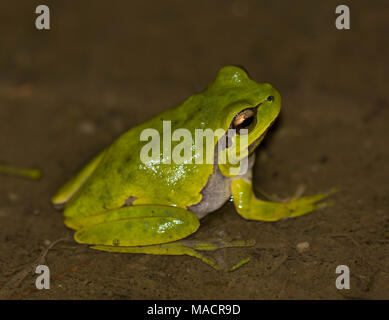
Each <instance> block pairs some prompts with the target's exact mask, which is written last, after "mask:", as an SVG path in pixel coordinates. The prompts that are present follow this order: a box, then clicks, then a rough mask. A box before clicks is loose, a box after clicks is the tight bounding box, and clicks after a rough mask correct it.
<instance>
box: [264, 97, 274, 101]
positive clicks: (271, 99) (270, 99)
mask: <svg viewBox="0 0 389 320" xmlns="http://www.w3.org/2000/svg"><path fill="white" fill-rule="evenodd" d="M266 100H267V101H270V102H272V101H274V97H273V96H268V97H267V98H266Z"/></svg>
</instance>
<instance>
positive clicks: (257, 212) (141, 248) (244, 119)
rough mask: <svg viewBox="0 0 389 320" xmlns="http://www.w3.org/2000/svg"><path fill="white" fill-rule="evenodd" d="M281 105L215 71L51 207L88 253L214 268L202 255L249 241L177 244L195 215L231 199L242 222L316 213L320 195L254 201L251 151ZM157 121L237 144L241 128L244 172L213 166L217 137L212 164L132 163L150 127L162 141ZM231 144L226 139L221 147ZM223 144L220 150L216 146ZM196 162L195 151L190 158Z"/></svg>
mask: <svg viewBox="0 0 389 320" xmlns="http://www.w3.org/2000/svg"><path fill="white" fill-rule="evenodd" d="M280 108H281V96H280V94H279V93H278V92H277V90H276V89H274V88H273V87H272V86H271V85H270V84H267V83H257V82H255V81H253V80H252V79H250V77H249V76H248V74H247V73H246V72H245V70H243V69H242V68H240V67H236V66H226V67H223V68H222V69H221V70H220V71H219V72H218V74H217V76H216V78H215V80H214V81H213V82H211V83H210V84H209V85H208V86H207V87H206V89H205V90H204V91H203V92H201V93H199V94H195V95H193V96H191V97H189V98H188V99H187V100H186V101H184V102H183V103H182V104H180V105H179V106H177V107H175V108H173V109H170V110H167V111H165V112H163V113H161V114H159V115H157V116H155V117H153V118H152V119H151V120H149V121H146V122H145V123H142V124H140V125H138V126H136V127H133V128H131V129H130V130H129V131H127V132H126V133H124V134H123V135H121V136H120V137H119V138H118V139H116V141H114V142H113V143H112V144H111V145H110V146H109V147H107V148H106V149H104V150H103V151H102V152H101V153H100V154H98V155H97V156H96V157H95V158H94V159H92V160H91V161H90V162H89V163H88V164H87V165H86V166H85V167H84V168H83V169H82V170H81V171H80V172H79V173H78V174H76V175H75V176H74V177H73V178H71V179H70V180H69V181H68V182H67V183H66V184H65V185H64V186H63V187H62V188H60V190H59V191H58V192H57V193H56V194H55V195H54V196H53V198H52V202H53V204H55V205H57V206H58V205H60V206H64V222H65V225H66V226H68V227H69V228H71V229H74V230H76V232H75V235H74V237H75V240H76V241H77V242H78V243H84V244H89V245H92V247H91V248H93V249H97V250H102V251H110V252H122V253H145V254H163V255H184V254H186V255H190V256H194V257H197V258H199V259H201V260H203V261H204V262H206V263H208V264H210V265H211V266H213V267H215V268H218V264H217V263H216V262H215V261H214V260H212V259H210V258H208V257H207V256H205V255H204V254H203V253H202V251H204V250H205V251H206V250H215V249H217V248H220V247H231V246H240V245H242V246H243V245H249V244H250V243H249V242H245V241H236V242H230V243H221V242H220V243H215V242H206V241H204V242H200V241H197V242H196V241H185V240H183V239H184V238H186V237H187V236H189V235H190V234H192V233H194V232H195V231H196V230H197V229H198V228H199V226H200V219H201V218H203V217H204V216H205V215H207V214H208V213H210V212H213V211H215V210H217V209H218V208H220V207H221V206H222V205H223V204H224V203H225V202H226V201H227V200H229V199H233V202H234V204H235V208H236V211H237V212H238V214H239V215H241V216H242V217H243V218H244V219H248V220H258V221H277V220H280V219H283V218H292V217H298V216H301V215H303V214H306V213H308V212H311V211H313V210H315V209H316V208H318V206H320V205H321V203H319V202H320V201H322V200H323V199H324V198H326V197H327V196H328V194H329V193H323V194H318V195H314V196H308V197H301V198H299V199H292V200H291V201H289V202H288V203H277V202H270V201H265V200H260V199H258V198H257V197H256V196H255V194H254V192H253V186H252V181H251V180H252V167H253V163H254V157H255V154H254V153H253V151H254V149H255V148H256V147H257V146H258V145H259V143H260V142H261V140H262V139H263V137H264V135H265V133H266V131H267V130H268V129H269V127H270V126H271V125H272V123H273V122H274V121H275V119H276V118H277V116H278V114H279V112H280ZM164 121H170V123H171V130H175V129H179V128H185V129H187V130H189V132H191V133H192V134H193V136H194V135H195V130H196V129H206V128H209V129H212V130H217V129H220V128H221V129H223V130H224V132H227V131H228V129H231V128H233V129H236V135H235V136H236V137H238V136H239V135H240V130H242V129H246V130H245V131H244V130H242V132H243V131H244V132H245V134H246V135H247V136H246V138H247V139H248V145H247V148H246V150H244V151H246V152H241V153H240V156H241V157H242V158H243V157H247V159H248V161H247V163H248V166H247V167H248V169H247V170H246V172H244V173H242V174H237V175H231V174H230V171H229V170H228V169H229V167H231V166H232V164H228V163H218V161H217V157H218V152H217V150H219V149H218V148H217V146H218V143H220V139H219V141H218V140H217V139H215V141H214V142H213V147H214V148H213V149H212V151H213V152H214V153H213V154H212V157H213V158H214V159H216V160H215V161H214V163H207V162H204V163H196V162H195V161H194V162H192V163H174V162H171V161H166V159H165V158H164V156H163V155H162V156H161V158H160V159H159V160H150V161H146V162H145V161H141V160H140V158H141V157H140V153H141V151H142V148H143V147H144V145H145V144H146V143H147V142H145V141H141V139H140V136H141V133H142V131H143V130H145V129H148V128H152V129H154V130H156V131H157V132H159V133H160V134H161V136H162V135H163V133H164V132H163V122H164ZM223 139H225V137H223ZM231 141H232V142H231ZM238 142H239V140H238V139H235V140H234V139H232V140H230V142H229V143H230V144H231V143H236V144H237V143H238ZM173 143H174V142H173ZM175 143H177V142H175ZM193 143H194V142H193ZM230 147H231V145H228V144H226V147H225V148H230ZM192 150H198V148H197V149H196V148H194V147H193V149H192ZM200 151H201V150H200ZM208 151H209V150H208ZM212 151H211V152H212ZM197 156H198V154H197V152H196V151H194V152H193V157H197ZM238 157H239V154H238Z"/></svg>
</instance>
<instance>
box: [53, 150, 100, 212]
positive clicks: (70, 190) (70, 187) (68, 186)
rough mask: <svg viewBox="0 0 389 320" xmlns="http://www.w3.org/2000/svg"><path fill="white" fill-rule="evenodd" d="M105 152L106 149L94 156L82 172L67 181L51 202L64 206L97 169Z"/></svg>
mask: <svg viewBox="0 0 389 320" xmlns="http://www.w3.org/2000/svg"><path fill="white" fill-rule="evenodd" d="M104 154H105V150H104V151H102V152H100V153H99V154H98V155H97V156H96V157H94V158H93V159H92V160H91V161H90V162H89V163H88V164H87V165H86V166H85V167H84V168H83V169H82V170H80V172H78V173H77V174H76V175H75V176H73V177H72V178H71V179H70V180H69V181H68V182H66V183H65V184H64V185H63V186H62V187H61V188H60V189H59V190H58V191H57V193H56V194H55V195H54V196H53V197H52V198H51V202H52V203H53V204H54V205H55V206H58V207H62V206H63V205H64V204H65V203H66V202H67V201H68V200H70V198H71V197H72V196H73V195H74V194H75V193H76V192H77V190H78V189H80V187H81V186H82V185H83V184H84V182H85V181H86V180H87V179H88V178H89V176H90V175H91V174H92V173H93V171H95V169H96V167H97V166H98V164H99V163H100V161H101V159H102V158H103V156H104Z"/></svg>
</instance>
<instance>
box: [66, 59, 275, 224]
mask: <svg viewBox="0 0 389 320" xmlns="http://www.w3.org/2000/svg"><path fill="white" fill-rule="evenodd" d="M270 95H273V96H275V101H277V104H273V105H272V106H271V107H270V106H266V108H268V109H264V108H262V110H261V112H258V119H257V125H256V128H255V130H254V131H255V132H253V133H252V134H250V136H249V143H252V142H254V141H255V140H256V139H258V138H259V137H260V136H261V135H262V134H263V133H264V132H265V131H266V130H267V128H268V127H269V124H270V123H272V122H273V121H274V119H275V118H276V117H277V115H278V113H279V111H280V105H281V98H280V95H279V94H278V92H277V91H276V90H275V89H274V88H273V87H272V86H271V85H269V84H259V83H257V82H255V81H253V80H251V79H250V78H249V77H248V75H247V74H246V72H245V71H244V70H242V69H241V68H238V67H233V66H228V67H224V68H222V69H221V70H220V71H219V73H218V75H217V77H216V79H215V80H214V81H213V82H212V83H211V84H210V85H209V86H208V87H207V88H206V89H205V90H204V91H203V92H202V93H199V94H195V95H193V96H191V97H189V98H188V99H187V100H186V101H184V102H183V103H182V104H180V105H179V106H177V107H176V108H173V109H170V110H167V111H166V112H163V113H161V114H159V115H157V116H155V117H153V118H152V119H151V120H149V121H147V122H144V123H142V124H140V125H138V126H136V127H133V128H131V129H130V130H129V131H127V132H126V133H124V134H123V135H122V136H120V137H119V138H118V139H117V140H116V141H115V142H114V143H113V144H112V145H111V146H110V147H108V148H107V149H106V150H105V153H104V155H103V156H102V159H101V161H100V162H99V164H98V165H97V167H96V168H95V170H94V171H93V173H92V174H91V175H90V176H89V178H88V179H87V180H86V182H85V183H84V184H83V185H82V186H81V188H80V189H79V190H78V191H77V192H76V193H75V194H74V196H73V197H72V198H71V199H70V201H69V202H68V203H67V205H66V208H65V216H66V217H69V218H71V217H75V216H77V217H86V216H89V215H96V214H99V213H102V212H105V211H107V210H110V209H116V208H120V207H122V206H123V205H125V203H126V200H127V199H129V198H130V197H131V199H133V200H134V201H133V202H132V204H133V205H139V204H159V205H169V206H177V207H181V208H186V207H188V206H190V205H193V204H196V203H198V202H200V201H201V198H202V195H201V193H200V192H201V190H202V189H203V188H204V187H205V185H206V184H207V181H208V179H209V177H210V176H211V175H212V172H213V164H195V163H192V164H175V163H173V162H172V163H171V164H168V165H167V164H164V161H165V160H166V159H163V156H162V136H163V132H162V125H163V122H162V121H163V120H170V121H171V129H172V132H174V130H175V129H178V128H185V129H188V130H189V131H190V132H191V133H192V137H194V136H195V129H206V128H210V129H212V130H216V129H219V128H222V129H223V130H225V131H226V130H227V129H228V128H229V126H230V124H231V121H232V119H233V118H234V116H235V115H236V114H237V113H239V112H240V111H242V110H243V109H245V108H247V107H255V106H257V105H258V104H260V103H262V102H263V101H264V100H265V99H266V97H268V96H270ZM147 128H153V129H156V130H158V132H159V134H160V137H161V159H162V160H161V161H159V162H152V161H150V162H148V163H143V162H141V161H140V152H141V149H142V147H143V146H144V145H145V144H146V143H147V142H142V141H140V134H141V132H142V130H144V129H147ZM193 140H194V139H193ZM171 143H172V149H173V148H174V146H175V145H177V144H178V143H179V142H174V141H172V142H171ZM216 143H217V141H216V140H215V142H214V145H216ZM194 156H195V155H194Z"/></svg>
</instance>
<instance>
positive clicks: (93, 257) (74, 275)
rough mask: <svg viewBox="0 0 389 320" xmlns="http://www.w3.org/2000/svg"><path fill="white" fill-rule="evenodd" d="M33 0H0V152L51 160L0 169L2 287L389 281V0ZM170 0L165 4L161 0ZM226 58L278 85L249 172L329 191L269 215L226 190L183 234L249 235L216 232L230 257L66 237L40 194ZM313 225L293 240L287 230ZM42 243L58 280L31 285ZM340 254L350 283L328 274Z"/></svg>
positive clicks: (330, 294)
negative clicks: (44, 4) (205, 257)
mask: <svg viewBox="0 0 389 320" xmlns="http://www.w3.org/2000/svg"><path fill="white" fill-rule="evenodd" d="M338 2H339V1H315V4H312V1H281V0H278V1H226V0H223V1H185V2H183V1H170V0H167V1H163V2H152V1H131V2H129V1H110V2H109V3H108V2H107V1H82V2H80V1H75V0H72V1H55V2H54V1H48V4H49V6H50V8H51V14H52V15H51V30H50V31H37V30H36V29H35V27H34V19H35V14H34V11H35V7H36V6H37V5H38V4H40V2H39V3H38V2H37V1H20V2H19V1H17V2H15V1H14V2H12V1H9V0H7V1H1V3H0V15H1V19H0V34H1V47H2V49H1V50H0V70H1V72H0V150H1V153H0V161H2V162H5V163H8V164H13V165H19V166H26V167H34V166H37V167H39V168H41V169H42V170H43V172H44V176H43V178H42V179H41V180H40V181H28V180H23V179H18V178H14V177H7V176H0V288H2V289H0V292H1V293H2V298H16V299H61V298H65V299H101V298H102V299H142V298H144V299H172V298H174V299H189V298H190V299H192V298H193V299H214V298H215V299H279V298H280V299H299V298H303V299H323V298H328V299H347V298H366V299H376V298H386V299H388V298H389V268H388V266H389V211H388V209H389V195H388V190H389V168H388V161H389V150H388V137H389V131H388V123H389V103H388V96H387V93H388V89H387V88H388V87H389V65H388V63H387V58H388V56H389V50H388V49H389V43H388V41H387V37H388V32H389V22H388V12H389V11H388V10H389V3H388V1H386V0H382V1H369V2H367V1H352V3H351V2H349V4H350V9H351V30H349V31H339V30H337V29H336V28H335V25H334V21H335V17H336V16H335V7H336V5H338ZM162 3H163V5H162ZM227 64H240V65H243V66H245V67H246V68H247V69H248V70H249V72H250V74H251V76H252V77H253V78H254V79H256V80H257V81H260V82H261V81H263V82H270V83H272V84H273V85H274V86H275V87H277V88H278V90H279V91H280V93H281V95H282V97H283V110H282V116H281V118H280V119H279V121H278V122H277V125H276V126H275V127H274V128H273V129H272V131H271V133H270V134H269V136H268V137H267V138H266V140H265V142H264V144H263V146H262V148H261V149H260V150H258V158H257V161H256V166H255V173H254V176H255V183H256V184H257V185H258V186H260V187H261V188H262V189H264V190H266V191H267V192H270V193H275V194H277V195H279V196H281V197H288V196H291V195H292V194H293V193H294V192H295V191H296V188H297V187H298V185H300V184H304V185H305V186H306V187H307V191H306V193H307V194H313V193H317V192H321V191H326V190H329V189H330V188H332V187H334V186H337V187H341V188H342V191H341V192H339V193H338V194H336V195H335V196H333V197H332V200H333V206H332V207H330V208H326V209H323V210H321V211H317V212H314V213H312V214H309V215H306V216H304V217H301V218H299V219H293V220H286V221H280V222H276V223H261V222H249V221H245V220H244V219H242V218H241V217H240V216H239V215H238V214H237V213H236V212H235V209H234V207H233V205H232V204H231V203H228V204H226V205H225V206H224V207H222V208H221V209H220V210H218V211H217V212H214V213H212V214H210V215H209V216H208V217H207V218H205V219H204V220H203V221H202V225H201V227H200V230H199V231H198V232H197V233H196V234H195V235H193V236H192V237H191V238H192V239H205V240H206V239H210V238H213V239H214V238H220V237H223V238H230V239H239V238H240V239H247V238H253V239H255V240H256V243H257V244H256V246H255V247H253V248H244V249H242V248H234V249H223V250H220V251H218V252H215V253H214V254H213V256H214V257H216V258H217V259H220V260H224V261H226V262H228V263H230V264H233V263H236V262H237V261H239V260H240V259H243V258H246V257H251V261H250V263H248V264H247V265H245V266H243V267H242V268H240V269H238V270H237V271H235V272H230V273H229V272H221V271H220V272H219V271H215V270H213V269H211V268H210V267H209V266H207V265H206V264H204V263H202V262H201V261H198V260H196V259H194V258H191V257H168V256H151V255H125V254H109V253H104V252H95V251H93V250H90V249H88V248H87V247H86V246H83V245H79V244H77V243H75V242H74V241H73V240H70V241H64V242H60V243H58V244H56V245H55V246H54V247H52V248H51V249H50V250H49V251H48V252H47V254H46V255H45V259H40V257H41V254H42V251H44V250H45V248H47V246H48V244H49V243H50V242H53V241H55V240H57V239H61V238H64V237H69V238H70V239H71V236H72V231H71V230H69V229H67V228H66V227H65V226H64V225H63V221H62V215H61V212H60V211H57V210H55V209H54V208H53V207H52V205H51V204H50V201H49V200H50V197H51V196H52V195H53V193H54V192H55V191H56V190H57V188H58V187H59V186H61V184H62V183H64V182H65V181H66V180H67V179H68V178H69V177H70V176H71V175H72V174H74V173H75V172H76V171H77V170H78V169H79V168H80V167H81V166H82V165H83V164H84V163H85V162H86V161H87V160H89V159H90V158H91V157H92V156H94V155H95V154H96V153H97V152H98V151H99V150H101V149H102V148H103V147H104V146H106V145H108V144H109V143H110V142H111V141H112V140H113V139H115V138H116V137H117V136H118V135H120V134H121V133H122V132H123V131H125V130H126V129H128V128H130V127H132V126H134V125H136V124H139V123H141V122H142V121H145V120H147V119H149V118H150V117H151V116H153V115H155V114H158V113H159V112H161V111H163V110H166V109H167V108H170V107H172V106H175V105H177V104H178V103H180V102H181V101H183V100H184V99H185V98H187V97H188V96H189V95H191V94H193V93H195V92H199V91H201V90H202V89H203V88H204V86H205V85H206V84H207V83H208V82H209V81H211V80H212V79H213V77H214V76H215V74H216V72H217V70H218V69H219V68H220V67H221V66H223V65H227ZM300 242H308V243H309V244H310V247H309V249H308V250H307V251H305V252H302V253H299V252H298V251H297V250H296V245H297V244H298V243H300ZM36 261H38V262H42V261H44V262H45V264H47V265H48V266H49V267H50V270H51V278H52V282H51V289H50V290H42V291H37V290H34V282H35V276H33V274H32V273H31V270H30V269H31V264H33V263H34V262H36ZM338 265H347V266H349V268H350V272H351V289H350V290H343V291H339V290H337V289H336V288H335V279H336V277H337V274H335V269H336V267H337V266H338Z"/></svg>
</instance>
